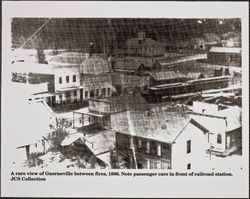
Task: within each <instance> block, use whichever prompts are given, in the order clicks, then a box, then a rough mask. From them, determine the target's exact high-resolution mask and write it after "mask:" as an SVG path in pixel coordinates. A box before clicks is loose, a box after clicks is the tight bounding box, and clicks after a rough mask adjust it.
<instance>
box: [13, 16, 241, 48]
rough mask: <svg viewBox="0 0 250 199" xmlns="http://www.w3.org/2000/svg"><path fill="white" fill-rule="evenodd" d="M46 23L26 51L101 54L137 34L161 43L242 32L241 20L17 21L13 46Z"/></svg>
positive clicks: (14, 24) (14, 22) (53, 19)
mask: <svg viewBox="0 0 250 199" xmlns="http://www.w3.org/2000/svg"><path fill="white" fill-rule="evenodd" d="M48 20H49V21H48ZM46 22H47V23H46ZM43 24H46V25H44V26H43V28H41V30H40V31H38V33H37V34H35V36H34V37H32V39H30V40H29V41H28V42H27V43H26V45H25V46H24V48H44V49H62V48H63V49H85V48H86V46H88V45H89V43H90V42H92V43H94V44H95V48H96V49H97V50H99V51H101V49H102V48H103V46H106V47H107V48H109V49H114V48H122V47H123V46H124V44H125V41H126V40H127V39H128V38H133V37H136V36H137V33H138V31H144V32H145V33H146V37H150V38H152V39H155V40H158V41H162V42H165V41H166V42H167V41H169V40H184V39H188V38H192V37H199V36H201V35H202V34H203V33H215V34H217V35H219V36H220V35H221V34H223V33H226V32H230V31H233V32H240V31H241V22H240V19H224V20H223V19H143V18H141V19H138V18H136V19H132V18H116V19H98V18H96V19H86V18H85V19H83V18H82V19H79V18H73V19H69V18H67V19H66V18H52V19H48V18H14V19H13V20H12V47H13V48H18V47H20V46H21V45H22V44H23V43H24V42H25V41H26V40H27V39H28V38H29V37H30V36H31V35H32V34H33V33H35V32H36V31H37V30H38V29H39V27H41V26H42V25H43Z"/></svg>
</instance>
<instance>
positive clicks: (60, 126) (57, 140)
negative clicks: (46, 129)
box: [47, 118, 70, 151]
mask: <svg viewBox="0 0 250 199" xmlns="http://www.w3.org/2000/svg"><path fill="white" fill-rule="evenodd" d="M69 127H70V124H69V122H68V120H67V119H65V118H62V119H58V118H57V119H56V125H55V126H53V127H52V129H53V130H52V132H51V133H49V135H48V138H47V139H48V140H50V141H51V150H52V151H61V149H62V147H61V142H62V141H63V140H64V139H65V137H66V136H67V135H68V128H69Z"/></svg>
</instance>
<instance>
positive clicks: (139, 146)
mask: <svg viewBox="0 0 250 199" xmlns="http://www.w3.org/2000/svg"><path fill="white" fill-rule="evenodd" d="M141 148H142V142H141V140H138V149H141Z"/></svg>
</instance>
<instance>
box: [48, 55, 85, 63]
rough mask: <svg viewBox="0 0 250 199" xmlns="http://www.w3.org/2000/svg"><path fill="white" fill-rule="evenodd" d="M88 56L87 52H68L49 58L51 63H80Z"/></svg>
mask: <svg viewBox="0 0 250 199" xmlns="http://www.w3.org/2000/svg"><path fill="white" fill-rule="evenodd" d="M86 58H87V56H86V53H82V52H66V53H61V54H59V55H56V56H54V57H53V58H51V59H50V60H49V63H50V64H53V65H80V64H81V63H82V62H83V61H84V60H85V59H86Z"/></svg>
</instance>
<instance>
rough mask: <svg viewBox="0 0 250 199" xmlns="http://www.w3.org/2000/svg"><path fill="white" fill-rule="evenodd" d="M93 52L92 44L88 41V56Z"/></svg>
mask: <svg viewBox="0 0 250 199" xmlns="http://www.w3.org/2000/svg"><path fill="white" fill-rule="evenodd" d="M93 52H94V44H93V43H90V44H89V50H88V57H91V56H92V54H93Z"/></svg>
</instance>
